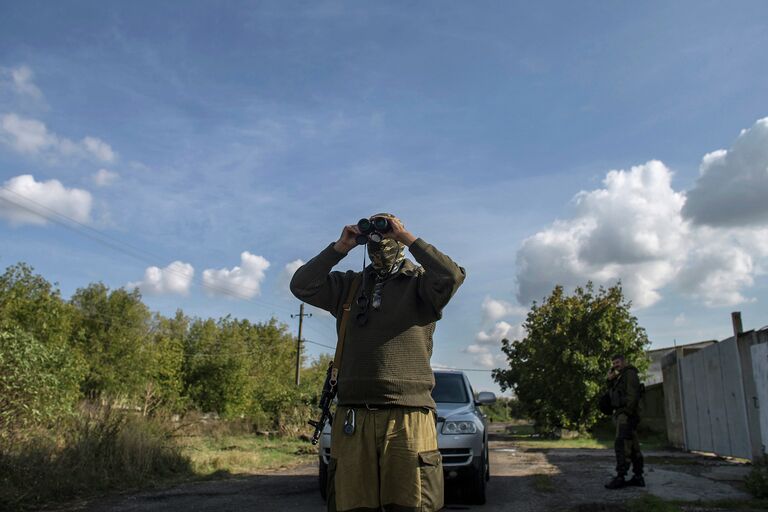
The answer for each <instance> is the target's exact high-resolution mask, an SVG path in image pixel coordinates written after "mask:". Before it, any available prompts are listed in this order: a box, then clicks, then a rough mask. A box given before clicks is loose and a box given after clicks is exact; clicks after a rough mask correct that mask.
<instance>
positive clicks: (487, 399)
mask: <svg viewBox="0 0 768 512" xmlns="http://www.w3.org/2000/svg"><path fill="white" fill-rule="evenodd" d="M495 402H496V395H494V394H493V393H491V392H490V391H481V392H480V393H478V394H477V400H475V405H489V404H492V403H495Z"/></svg>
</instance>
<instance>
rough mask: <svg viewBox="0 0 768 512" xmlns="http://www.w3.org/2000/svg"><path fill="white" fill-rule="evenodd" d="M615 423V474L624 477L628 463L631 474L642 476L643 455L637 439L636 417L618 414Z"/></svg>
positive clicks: (638, 420) (627, 469)
mask: <svg viewBox="0 0 768 512" xmlns="http://www.w3.org/2000/svg"><path fill="white" fill-rule="evenodd" d="M614 422H615V423H616V440H615V441H614V445H613V446H614V450H615V451H616V474H617V475H619V476H626V474H627V472H628V471H629V466H630V461H631V463H632V473H634V474H635V475H638V476H642V474H643V454H642V452H640V440H639V438H638V437H637V426H638V424H639V423H640V418H639V417H638V416H628V415H626V414H619V415H617V416H616V417H615V418H614Z"/></svg>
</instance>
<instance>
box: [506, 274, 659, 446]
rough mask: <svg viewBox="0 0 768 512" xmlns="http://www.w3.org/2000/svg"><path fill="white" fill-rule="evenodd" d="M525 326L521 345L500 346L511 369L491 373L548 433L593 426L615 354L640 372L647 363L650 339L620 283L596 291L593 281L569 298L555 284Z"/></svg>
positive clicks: (508, 342)
mask: <svg viewBox="0 0 768 512" xmlns="http://www.w3.org/2000/svg"><path fill="white" fill-rule="evenodd" d="M524 328H525V330H526V332H527V335H526V337H525V338H523V339H522V340H514V341H509V340H506V339H505V340H503V341H502V351H503V352H504V353H505V354H506V356H507V361H508V363H509V367H508V368H504V369H501V368H500V369H496V370H494V372H493V378H494V380H495V381H496V382H497V383H499V385H500V386H501V388H502V390H506V389H512V390H514V392H515V396H516V397H517V398H518V399H519V401H520V404H521V405H522V406H523V409H524V411H525V413H526V416H528V417H529V418H531V419H533V420H534V421H535V422H536V424H537V425H538V426H539V427H540V428H543V429H545V430H554V429H557V428H564V429H568V430H578V431H585V430H587V429H589V428H590V427H591V426H592V425H594V423H595V422H596V421H597V419H598V417H599V412H598V410H597V407H596V397H597V396H598V394H599V393H600V391H601V388H602V387H603V386H604V383H605V375H606V372H607V370H608V368H610V364H611V361H610V358H611V356H612V355H613V354H615V353H622V354H624V355H625V356H626V357H627V360H628V361H629V362H631V363H633V364H634V365H635V366H636V367H637V368H638V369H639V370H640V373H641V374H642V373H643V372H644V370H645V369H646V368H647V365H648V361H647V359H646V357H645V350H646V348H647V346H648V345H649V343H650V342H649V341H648V338H647V336H646V334H645V330H644V329H643V328H642V327H640V326H639V325H638V323H637V318H635V317H634V316H632V315H631V313H630V303H629V302H628V301H625V300H624V296H623V293H622V289H621V286H620V285H616V286H613V287H611V288H608V289H605V288H602V287H601V288H600V289H599V290H598V291H597V292H595V291H594V289H593V286H592V283H588V284H587V285H586V287H584V288H581V287H579V288H577V289H576V290H575V291H574V293H573V295H570V296H568V295H566V294H565V293H564V292H563V288H562V287H561V286H557V287H556V288H555V289H554V290H553V292H552V294H551V295H550V296H549V297H548V298H547V299H546V300H545V301H544V302H543V303H542V304H541V305H537V304H536V303H534V305H533V306H532V308H531V310H530V312H529V313H528V316H527V318H526V321H525V323H524Z"/></svg>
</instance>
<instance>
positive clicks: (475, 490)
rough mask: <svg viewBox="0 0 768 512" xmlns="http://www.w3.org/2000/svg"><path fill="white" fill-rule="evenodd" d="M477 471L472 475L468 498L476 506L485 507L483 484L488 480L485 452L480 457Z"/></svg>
mask: <svg viewBox="0 0 768 512" xmlns="http://www.w3.org/2000/svg"><path fill="white" fill-rule="evenodd" d="M479 466H480V467H479V468H478V470H477V471H476V472H475V474H474V475H472V476H471V477H470V478H471V481H470V487H469V493H470V498H471V500H472V503H474V504H476V505H485V483H486V481H487V480H488V475H489V472H488V456H487V454H486V453H485V452H483V454H482V455H481V456H480V464H479Z"/></svg>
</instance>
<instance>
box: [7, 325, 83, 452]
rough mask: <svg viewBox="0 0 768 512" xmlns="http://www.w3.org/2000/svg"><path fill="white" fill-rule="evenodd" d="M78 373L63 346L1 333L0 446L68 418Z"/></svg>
mask: <svg viewBox="0 0 768 512" xmlns="http://www.w3.org/2000/svg"><path fill="white" fill-rule="evenodd" d="M82 372H83V365H82V363H81V361H80V360H79V358H78V357H77V356H76V355H75V354H73V353H72V352H71V351H69V350H67V349H66V348H65V347H63V346H61V345H44V344H43V343H41V342H40V341H38V340H37V339H36V338H34V337H33V336H32V335H31V334H28V333H26V332H24V331H22V330H21V329H18V328H11V329H9V330H2V331H0V445H1V444H5V443H9V442H11V441H13V440H15V439H18V438H19V437H23V436H25V435H27V433H28V432H30V431H31V430H34V428H36V427H45V426H49V425H51V424H53V423H55V422H57V421H59V420H60V419H61V418H64V417H66V416H67V415H69V414H70V413H71V412H72V408H73V407H74V405H75V404H76V402H77V399H78V397H79V394H80V392H79V383H80V380H81V378H82Z"/></svg>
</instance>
